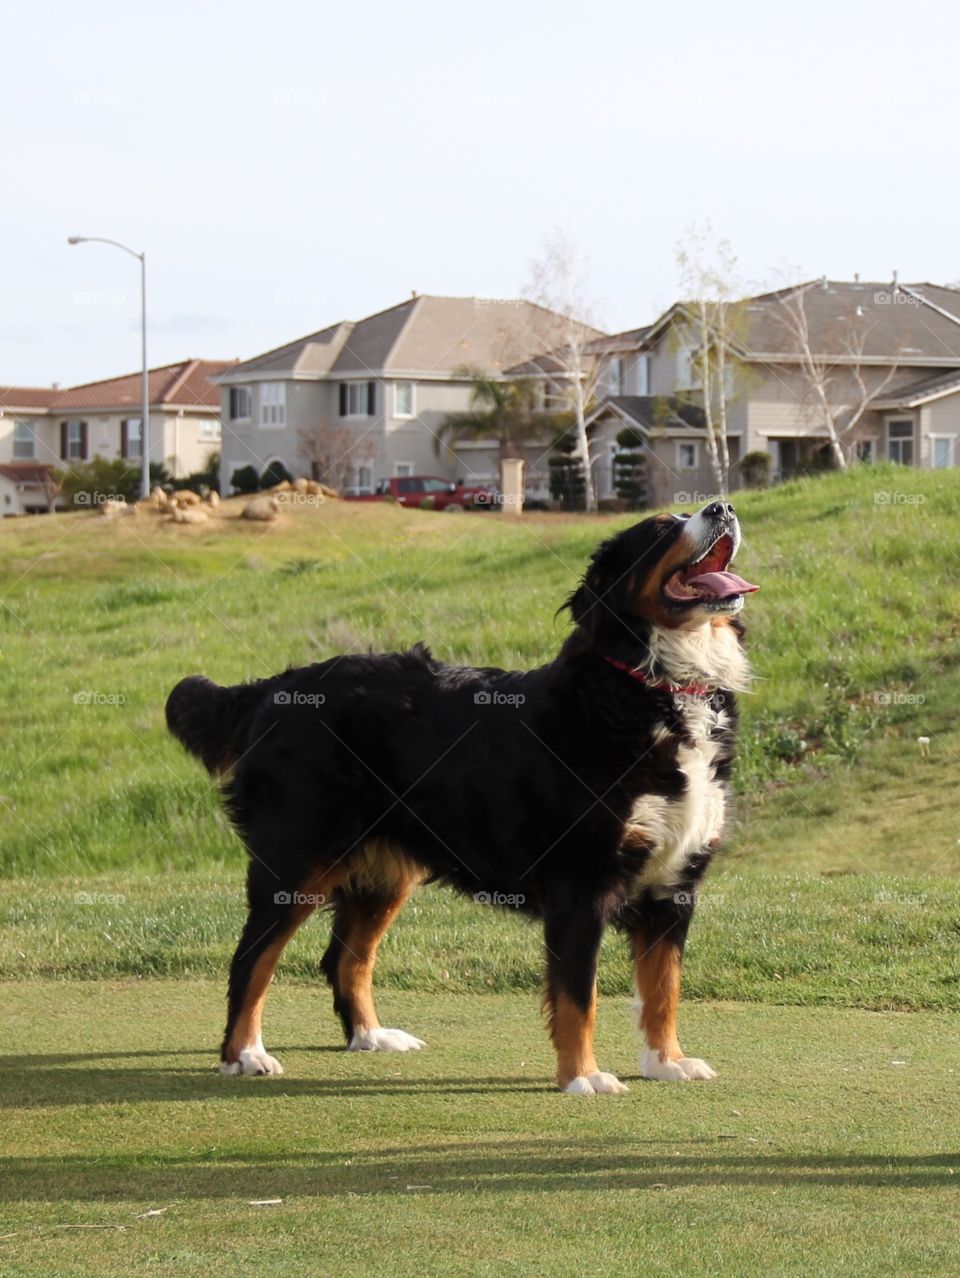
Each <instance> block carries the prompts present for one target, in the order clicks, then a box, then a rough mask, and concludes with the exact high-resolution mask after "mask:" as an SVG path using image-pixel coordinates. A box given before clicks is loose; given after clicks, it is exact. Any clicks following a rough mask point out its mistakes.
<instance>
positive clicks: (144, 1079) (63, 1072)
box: [0, 1046, 555, 1111]
mask: <svg viewBox="0 0 960 1278" xmlns="http://www.w3.org/2000/svg"><path fill="white" fill-rule="evenodd" d="M274 1050H275V1051H276V1053H277V1055H278V1056H279V1057H281V1059H282V1058H283V1057H285V1056H287V1055H293V1054H294V1053H295V1054H297V1055H301V1054H302V1055H307V1056H315V1055H319V1054H322V1055H325V1056H326V1055H330V1056H333V1057H336V1058H340V1057H343V1056H344V1055H345V1053H344V1049H343V1048H342V1047H333V1046H320V1047H316V1046H311V1047H308V1048H305V1047H302V1046H297V1047H293V1046H291V1047H287V1048H284V1047H283V1046H277V1047H276V1048H275V1049H274ZM363 1055H366V1053H364V1054H363ZM399 1059H401V1058H400V1057H398V1056H396V1055H390V1056H384V1055H379V1056H378V1061H379V1062H380V1063H381V1064H382V1062H384V1061H390V1062H391V1063H394V1062H396V1061H398V1060H399ZM150 1060H158V1061H164V1062H166V1064H159V1063H158V1064H157V1065H152V1066H151V1065H148V1064H144V1065H140V1066H138V1065H136V1064H134V1062H147V1061H150ZM125 1061H129V1062H131V1063H130V1064H129V1065H124V1064H123V1063H122V1062H125ZM117 1063H120V1064H119V1067H118V1066H117ZM554 1090H555V1089H554V1086H553V1083H552V1082H551V1081H550V1080H549V1079H548V1078H546V1077H545V1078H543V1079H519V1080H518V1079H517V1078H516V1077H515V1076H512V1077H500V1076H496V1077H493V1076H491V1077H455V1078H447V1077H436V1076H423V1075H419V1076H418V1077H415V1078H404V1077H400V1076H395V1077H391V1078H384V1077H383V1076H382V1073H380V1072H379V1070H378V1073H377V1075H375V1076H374V1077H357V1076H352V1077H351V1076H349V1075H347V1076H345V1075H344V1074H343V1072H342V1067H341V1069H340V1070H338V1071H337V1073H336V1075H335V1076H334V1075H331V1076H330V1077H328V1078H322V1077H321V1078H317V1077H315V1076H314V1077H309V1078H304V1077H299V1078H298V1077H296V1076H295V1075H287V1074H285V1075H283V1076H282V1077H280V1078H238V1077H230V1078H224V1077H223V1075H222V1074H221V1073H220V1071H219V1069H218V1068H217V1066H216V1056H215V1053H213V1052H211V1051H210V1049H209V1048H203V1049H201V1048H197V1049H196V1050H181V1051H153V1052H97V1053H88V1054H83V1053H58V1054H52V1055H36V1056H24V1055H16V1056H0V1111H2V1110H4V1109H34V1108H53V1107H57V1106H66V1105H109V1104H122V1103H127V1104H130V1103H137V1102H143V1101H163V1102H168V1103H169V1102H177V1101H198V1100H225V1099H241V1098H242V1099H243V1100H244V1102H246V1101H248V1100H252V1101H258V1100H271V1099H275V1098H276V1097H278V1096H286V1097H291V1096H302V1097H315V1098H317V1097H319V1098H323V1097H329V1098H330V1099H335V1098H337V1097H342V1096H377V1095H381V1096H389V1095H394V1096H396V1095H412V1094H415V1093H417V1092H423V1093H430V1094H432V1095H433V1094H436V1093H442V1094H444V1095H455V1094H482V1093H489V1092H523V1093H531V1092H533V1093H537V1092H540V1093H543V1094H549V1093H551V1092H552V1091H554Z"/></svg>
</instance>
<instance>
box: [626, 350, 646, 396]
mask: <svg viewBox="0 0 960 1278" xmlns="http://www.w3.org/2000/svg"><path fill="white" fill-rule="evenodd" d="M631 394H633V395H649V394H650V356H649V355H638V356H637V358H636V359H635V360H634V362H633V390H632V392H631Z"/></svg>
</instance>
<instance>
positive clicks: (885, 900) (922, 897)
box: [873, 892, 928, 909]
mask: <svg viewBox="0 0 960 1278" xmlns="http://www.w3.org/2000/svg"><path fill="white" fill-rule="evenodd" d="M927 899H928V898H927V894H926V892H875V893H874V895H873V900H874V904H875V905H910V906H913V907H914V908H915V909H919V907H920V906H921V905H926V903H927Z"/></svg>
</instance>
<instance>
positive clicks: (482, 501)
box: [473, 489, 523, 506]
mask: <svg viewBox="0 0 960 1278" xmlns="http://www.w3.org/2000/svg"><path fill="white" fill-rule="evenodd" d="M473 504H474V505H475V506H521V505H522V504H523V497H522V496H521V494H520V493H498V492H492V491H490V490H484V489H481V490H480V492H478V493H474V496H473Z"/></svg>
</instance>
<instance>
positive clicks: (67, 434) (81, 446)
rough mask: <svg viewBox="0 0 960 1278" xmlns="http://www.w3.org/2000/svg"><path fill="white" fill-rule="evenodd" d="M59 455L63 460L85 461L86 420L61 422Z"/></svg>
mask: <svg viewBox="0 0 960 1278" xmlns="http://www.w3.org/2000/svg"><path fill="white" fill-rule="evenodd" d="M60 456H61V457H63V459H64V461H86V458H87V423H86V422H61V424H60Z"/></svg>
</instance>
